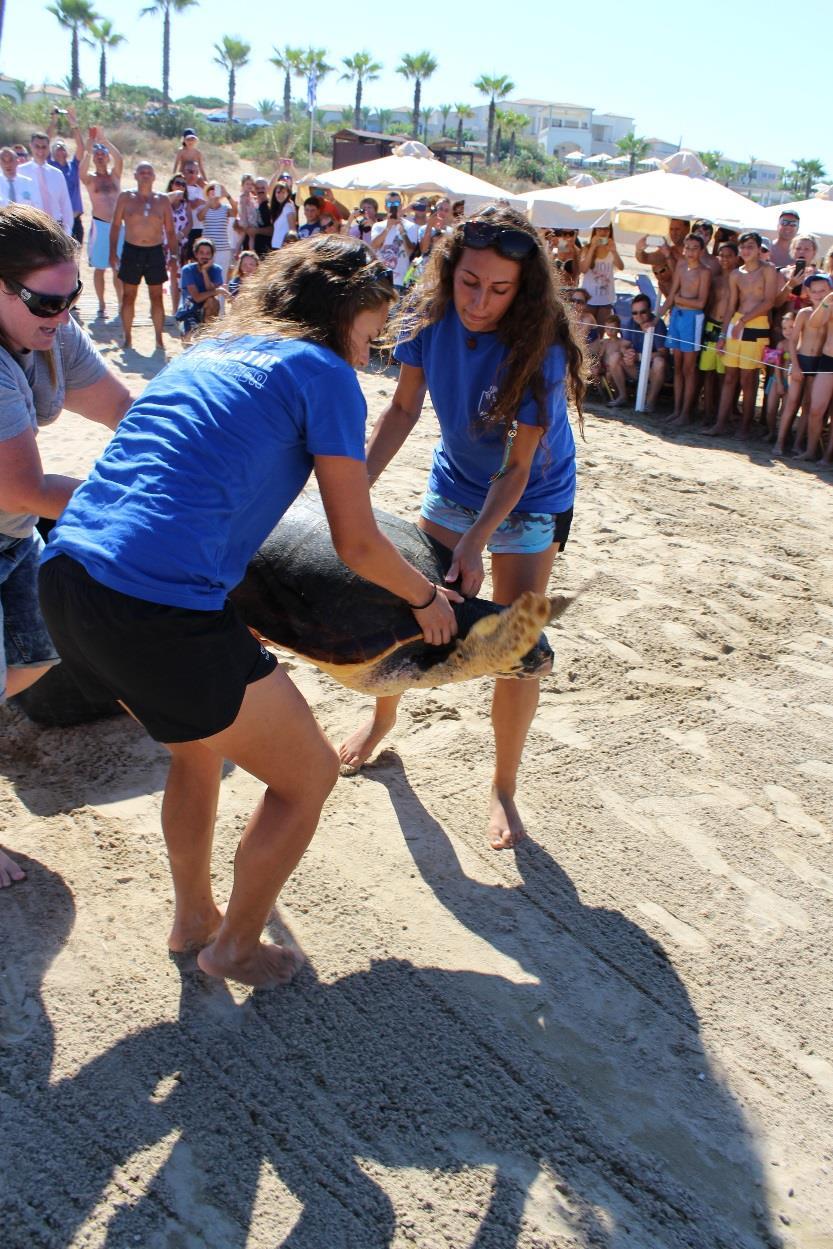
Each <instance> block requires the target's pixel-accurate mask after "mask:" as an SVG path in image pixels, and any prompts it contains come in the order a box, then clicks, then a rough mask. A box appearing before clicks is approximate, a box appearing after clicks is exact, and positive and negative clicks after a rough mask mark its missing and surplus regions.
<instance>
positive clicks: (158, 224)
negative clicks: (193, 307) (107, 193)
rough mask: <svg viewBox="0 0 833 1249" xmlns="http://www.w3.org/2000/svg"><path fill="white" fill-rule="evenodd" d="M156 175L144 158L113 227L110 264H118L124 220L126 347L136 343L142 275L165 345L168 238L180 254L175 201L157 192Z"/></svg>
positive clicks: (116, 211) (119, 205)
mask: <svg viewBox="0 0 833 1249" xmlns="http://www.w3.org/2000/svg"><path fill="white" fill-rule="evenodd" d="M155 176H156V175H155V173H154V169H153V165H151V164H150V162H149V161H141V162H140V163H139V164H138V165H137V166H136V171H135V177H136V190H135V191H122V193H121V195H119V197H118V199H117V200H116V207H115V209H114V212H113V221H112V224H111V227H110V264H111V265H113V266H115V263H116V239H117V238H118V231H119V229H120V227H121V225H122V222H123V223H124V247H123V249H122V256H121V264H120V265H119V278H120V280H121V281H122V283H123V284H124V294H123V297H122V306H121V320H122V327H123V329H124V345H125V347H131V346H132V345H133V342H132V334H133V316H134V313H135V309H136V295H137V294H138V291H139V284H140V282H141V281H142V278H144V279H145V282H146V283H147V287H148V294H149V295H150V316H151V320H152V321H153V328H154V330H155V331H156V346H157V347H162V346H163V345H164V344H163V342H162V327H163V325H164V322H165V309H164V307H163V304H162V287H163V286H164V284H165V281H166V279H167V276H168V269H167V265H166V263H165V249H164V248H163V246H162V240H163V238H164V239H165V240H166V243H167V247H168V251H169V253H170V254H171V255H172V256H175V255H177V242H176V228H175V226H174V219H173V213H172V212H171V201H170V200H169V199H168V197H167V195H158V194H156V193H155V192H154V190H153V182H154V178H155Z"/></svg>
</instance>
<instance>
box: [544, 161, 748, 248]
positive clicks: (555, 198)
mask: <svg viewBox="0 0 833 1249" xmlns="http://www.w3.org/2000/svg"><path fill="white" fill-rule="evenodd" d="M705 173H706V169H705V166H704V165H703V164H702V162H701V161H700V160H699V159H698V158H697V156H696V155H695V153H694V152H687V151H685V150H684V151H682V152H676V153H675V154H674V155H673V156H670V157H669V158H668V160H664V161H663V162H662V167H661V168H660V169H656V170H654V171H653V172H652V173H640V174H634V175H633V176H632V177H630V178H616V179H613V180H612V181H610V182H600V183H598V184H597V185H596V186H591V187H555V188H554V189H553V190H551V191H539V192H531V193H530V194H529V195H527V197H526V199H527V203H528V204H529V205H530V218H531V220H532V222H533V224H534V225H540V226H550V227H556V226H562V227H564V226H567V227H569V225H570V224H571V222H570V221H569V220H566V219H565V218H569V216H570V214H573V215H574V219H576V220H578V219H580V218H583V219H584V222H583V223H582V224H579V226H578V228H582V225H583V224H586V222H587V221H590V219H591V218H592V217H593V216H594V214H595V216H596V217H599V216H601V215H603V214H604V213H608V214H610V215H615V221H616V225H617V227H618V228H620V229H621V230H622V231H623V233H628V234H636V235H638V234H661V233H664V232H666V231H667V228H668V222H669V221H670V220H671V218H672V217H679V218H681V219H683V220H686V221H692V220H694V219H695V218H697V217H702V218H703V219H704V220H706V221H711V222H713V223H714V225H722V226H728V227H729V228H730V229H732V230H741V229H751V230H758V229H760V230H763V229H765V227H766V218H765V217H764V215H763V214H764V210H763V209H762V208H761V207H760V206H759V205H758V204H755V203H753V201H752V200H749V199H747V198H746V197H745V196H744V195H738V193H737V192H736V191H730V190H729V188H728V187H724V186H721V185H720V183H718V182H714V181H713V180H712V179H711V178H707V177H706V176H705ZM658 218H659V220H658ZM608 220H610V216H609V217H608ZM663 220H664V223H665V224H663ZM594 224H602V225H603V224H606V223H605V221H604V220H602V221H597V222H594Z"/></svg>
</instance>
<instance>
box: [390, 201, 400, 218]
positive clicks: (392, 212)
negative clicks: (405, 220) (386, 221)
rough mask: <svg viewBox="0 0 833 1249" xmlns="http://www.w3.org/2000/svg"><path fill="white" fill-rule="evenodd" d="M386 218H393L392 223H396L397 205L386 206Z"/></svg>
mask: <svg viewBox="0 0 833 1249" xmlns="http://www.w3.org/2000/svg"><path fill="white" fill-rule="evenodd" d="M388 216H389V217H392V218H393V220H394V221H396V219H397V218H398V216H399V205H398V204H389V205H388Z"/></svg>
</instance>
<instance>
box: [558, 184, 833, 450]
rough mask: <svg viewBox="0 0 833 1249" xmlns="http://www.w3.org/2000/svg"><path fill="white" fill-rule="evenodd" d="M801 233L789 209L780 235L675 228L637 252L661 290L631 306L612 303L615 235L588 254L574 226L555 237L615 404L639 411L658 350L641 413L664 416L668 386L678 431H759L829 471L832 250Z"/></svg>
mask: <svg viewBox="0 0 833 1249" xmlns="http://www.w3.org/2000/svg"><path fill="white" fill-rule="evenodd" d="M799 231H800V219H799V216H798V214H797V213H796V212H794V211H792V210H786V209H785V211H784V212H782V214H781V216H780V219H779V223H778V230H777V233H776V235H775V237H774V238H772V239H766V238H763V237H762V236H761V235H760V234H758V233H756V232H755V231H747V232H745V233H736V232H734V231H731V230H728V229H724V228H718V229H717V230H715V229H714V227H713V226H712V224H711V223H710V222H706V221H693V222H689V221H683V220H672V221H671V222H670V226H669V231H668V236H667V237H666V238H657V239H654V240H652V239H650V238H648V237H644V238H641V239H639V241H638V242H637V244H636V248H635V257H636V260H637V262H638V263H639V264H641V265H645V266H648V267H649V268H650V270H651V272H652V276H653V280H654V283H655V286H656V291H657V294H656V295H655V296H654V297H652V295H651V294H649V293H648V290H649V289H651V290H652V288H650V287H646V290H645V291H644V292H640V293H639V294H637V295H635V296H634V297H633V298H630V299H628V298H627V297H624V296H617V295H616V290H615V272H616V270H618V269H621V268H623V262H622V259H621V257H620V255H619V251H618V249H617V245H616V240H615V237H614V231H613V229H612V228H611V227H604V228H595V229H593V231H592V233H591V235H590V238H589V239H588V240H587V241H586V242H585V243H584V244H582V241H581V240H580V239H579V237H578V232H577V231H575V230H550V231H546V233H547V236H548V238H549V242H550V246H551V249H552V254H553V260H554V263H555V264H556V266H557V267H558V268H559V269H560V270H561V274H562V279H563V282H564V285H565V288H566V290H567V297H568V299H569V300H570V302H571V303H572V304H573V306H574V309H575V314H576V317H577V319H578V320H579V321H580V322H582V323H583V324H584V326H585V338H586V342H587V350H588V357H589V367H590V373H591V380H592V382H593V383H594V385H595V386H596V387H597V388H598V389H599V390H600V391H601V392H602V393H603V395H604V397H605V398H606V399H607V402H608V406H609V407H611V408H623V407H627V406H628V405H629V404H630V403H631V401H632V397H633V395H634V392H635V389H636V387H637V383H638V379H639V376H640V369H641V366H642V359H643V355H645V354H649V355H650V361H649V364H648V376H647V393H646V398H645V408H646V410H647V411H648V412H653V411H655V410H656V409H657V408H658V407H659V405H660V404H661V403H662V400H663V393H664V392H665V391H666V389H667V390H669V391H670V392H671V394H672V395H673V398H670V404H671V411H670V412H669V413H668V414H667V416H666V418H665V419H666V420H667V422H668V423H669V424H670V425H671V426H673V427H681V426H687V425H692V424H694V423H695V422H697V421H698V420H701V421H702V426H701V427H702V431H703V432H704V433H708V434H711V435H718V436H720V435H728V434H731V433H734V432H737V433H739V434H740V436H741V437H750V436H752V435H753V434H754V433H756V432H758V431H759V430H760V432H762V433H763V434H764V435H765V436H766V437H767V438H768V439H769V441H770V442H771V443H772V444H773V448H774V453H775V454H776V455H779V456H780V455H787V454H792V455H794V456H795V457H797V458H800V459H802V460H811V461H815V460H817V459H819V457H821V460H822V462H824V463H828V464H829V463H831V462H833V432H831V428H830V424H831V400H833V319H832V317H831V310H832V309H833V248H831V249H830V251H828V252H827V254H826V255H825V256H824V257H821V256H819V254H818V243H817V240H816V239H815V238H814V237H813V236H812V235H809V234H801V233H800V232H799ZM623 303H629V308H628V311H627V315H626V316H625V317H624V321H625V323H624V325H622V323H621V322H622V319H623V317H622V315H621V314H622V305H623ZM617 309H618V313H617V311H616V310H617ZM649 329H650V330H652V331H653V332H652V334H651V336H650V338H649V339H648V338H646V331H647V330H649Z"/></svg>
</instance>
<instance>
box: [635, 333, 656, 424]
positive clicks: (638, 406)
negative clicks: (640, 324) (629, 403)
mask: <svg viewBox="0 0 833 1249" xmlns="http://www.w3.org/2000/svg"><path fill="white" fill-rule="evenodd" d="M653 348H654V327H653V326H650V328H649V329H647V330H645V337H644V338H643V339H642V358H641V360H640V361H639V380H638V381H637V383H636V403H635V404H634V412H644V411H645V400H646V397H647V395H648V380H649V378H650V376H651V352H652V351H653Z"/></svg>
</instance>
